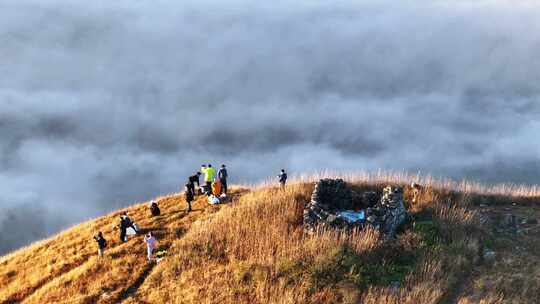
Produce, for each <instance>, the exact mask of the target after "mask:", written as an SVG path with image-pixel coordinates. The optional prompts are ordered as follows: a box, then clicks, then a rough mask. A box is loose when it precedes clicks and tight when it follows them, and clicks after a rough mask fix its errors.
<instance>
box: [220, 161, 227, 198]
mask: <svg viewBox="0 0 540 304" xmlns="http://www.w3.org/2000/svg"><path fill="white" fill-rule="evenodd" d="M228 177H229V174H228V173H227V168H225V165H221V168H220V169H219V171H218V178H219V182H220V183H221V193H225V194H227V178H228Z"/></svg>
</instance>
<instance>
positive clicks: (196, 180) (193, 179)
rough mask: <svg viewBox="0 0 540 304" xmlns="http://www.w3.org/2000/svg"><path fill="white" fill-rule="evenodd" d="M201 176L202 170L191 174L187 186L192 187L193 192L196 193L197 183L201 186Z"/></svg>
mask: <svg viewBox="0 0 540 304" xmlns="http://www.w3.org/2000/svg"><path fill="white" fill-rule="evenodd" d="M200 176H201V172H197V173H195V174H194V175H192V176H190V177H189V179H188V183H187V185H186V186H188V187H189V188H190V189H191V193H193V195H195V184H197V187H200V186H201V185H200V183H199V177H200Z"/></svg>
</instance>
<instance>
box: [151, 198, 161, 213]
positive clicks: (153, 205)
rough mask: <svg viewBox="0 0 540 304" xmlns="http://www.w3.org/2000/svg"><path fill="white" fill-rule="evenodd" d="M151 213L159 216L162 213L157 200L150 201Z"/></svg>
mask: <svg viewBox="0 0 540 304" xmlns="http://www.w3.org/2000/svg"><path fill="white" fill-rule="evenodd" d="M150 213H151V214H152V216H159V215H160V214H161V210H160V209H159V206H158V204H157V202H156V201H151V202H150Z"/></svg>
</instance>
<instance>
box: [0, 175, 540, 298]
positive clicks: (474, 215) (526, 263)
mask: <svg viewBox="0 0 540 304" xmlns="http://www.w3.org/2000/svg"><path fill="white" fill-rule="evenodd" d="M344 178H345V179H346V180H347V181H348V182H349V183H350V184H352V185H354V187H356V188H357V189H359V190H375V191H378V192H380V191H381V189H382V188H383V187H384V186H385V185H387V184H401V185H402V186H404V191H405V192H404V196H405V201H406V203H407V205H408V206H407V207H408V209H409V212H410V214H411V217H410V219H409V220H408V221H407V223H406V224H405V225H403V227H401V228H400V231H399V233H398V235H397V238H396V239H395V240H391V241H383V240H381V239H380V238H379V235H378V232H376V231H374V230H371V229H366V230H361V231H354V232H351V233H345V232H342V231H335V230H320V231H317V233H315V234H313V235H307V234H304V232H303V229H302V215H303V208H304V205H305V204H306V203H307V202H309V200H310V197H311V192H312V191H313V181H315V180H317V177H308V178H303V179H302V178H299V179H298V180H297V181H296V182H294V183H293V184H291V185H289V186H287V188H286V189H285V190H281V189H277V188H273V187H271V186H258V187H253V188H241V187H236V188H233V195H232V197H233V199H232V202H230V203H228V204H223V205H217V206H210V205H208V204H207V203H206V200H205V199H204V198H202V197H200V198H198V199H197V201H196V202H195V204H194V209H195V210H194V212H191V213H186V212H185V211H184V209H185V207H186V204H185V201H184V198H183V196H182V195H180V194H175V195H170V196H165V197H161V198H159V204H160V207H161V210H162V215H161V216H159V217H150V216H149V212H148V209H147V206H148V204H147V203H143V204H138V205H134V206H132V207H130V208H127V209H125V210H118V211H117V212H114V213H111V214H109V215H106V216H103V217H100V218H98V219H95V220H92V221H89V222H86V223H82V224H79V225H77V226H75V227H72V228H71V229H68V230H66V231H64V232H62V233H60V234H58V235H56V236H54V237H52V238H50V239H48V240H44V241H41V242H38V243H36V244H33V245H31V246H29V247H27V248H23V249H21V250H18V251H16V252H13V253H12V254H9V255H7V256H5V257H2V258H1V259H0V286H1V288H0V303H461V304H467V303H538V299H540V264H539V263H540V257H539V256H538V252H539V251H540V243H539V241H540V226H539V225H538V222H537V219H539V218H540V203H538V198H539V196H540V192H539V191H538V189H537V188H535V187H517V186H511V185H507V186H504V185H501V186H496V187H484V186H481V185H477V184H469V183H453V182H449V181H435V180H433V179H431V178H420V177H417V176H406V175H400V174H382V173H379V174H375V175H368V174H352V175H347V176H344ZM413 181H414V182H417V183H420V184H422V185H423V186H424V187H423V188H422V191H421V192H420V193H419V196H418V200H417V201H416V202H415V203H414V204H412V200H411V196H412V191H411V189H410V188H409V187H408V186H407V185H409V184H410V183H411V182H413ZM123 211H128V213H129V215H130V216H131V217H132V218H133V219H134V220H135V221H136V222H137V223H138V224H139V225H140V226H141V228H142V230H143V232H146V231H150V230H151V231H153V232H155V234H156V236H157V239H158V241H159V246H160V249H163V250H166V251H167V253H166V255H165V257H164V259H163V260H162V261H161V262H159V263H157V264H155V263H148V262H147V261H146V255H145V247H144V243H143V241H142V237H141V236H137V237H133V238H131V239H130V240H129V241H128V242H127V243H120V241H119V240H118V233H117V231H116V230H113V226H114V225H115V224H116V222H117V218H118V216H119V215H120V214H121V213H122V212H123ZM511 215H514V216H515V219H516V220H517V223H516V224H513V225H512V226H509V225H508V223H507V219H508V218H509V216H511ZM97 231H103V232H104V234H105V237H106V238H107V239H108V241H109V246H108V248H107V251H106V257H105V258H104V259H102V260H100V259H98V258H97V254H96V247H95V242H94V241H93V240H92V235H93V234H94V233H96V232H97ZM4 233H6V232H4Z"/></svg>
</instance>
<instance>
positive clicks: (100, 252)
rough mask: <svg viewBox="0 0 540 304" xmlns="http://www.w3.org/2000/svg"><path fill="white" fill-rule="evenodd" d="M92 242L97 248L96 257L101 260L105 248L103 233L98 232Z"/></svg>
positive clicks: (105, 241)
mask: <svg viewBox="0 0 540 304" xmlns="http://www.w3.org/2000/svg"><path fill="white" fill-rule="evenodd" d="M94 240H95V241H96V243H97V246H98V257H100V258H102V257H103V253H104V251H105V248H107V240H106V239H105V238H104V237H103V233H101V231H100V232H98V234H97V235H94Z"/></svg>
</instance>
